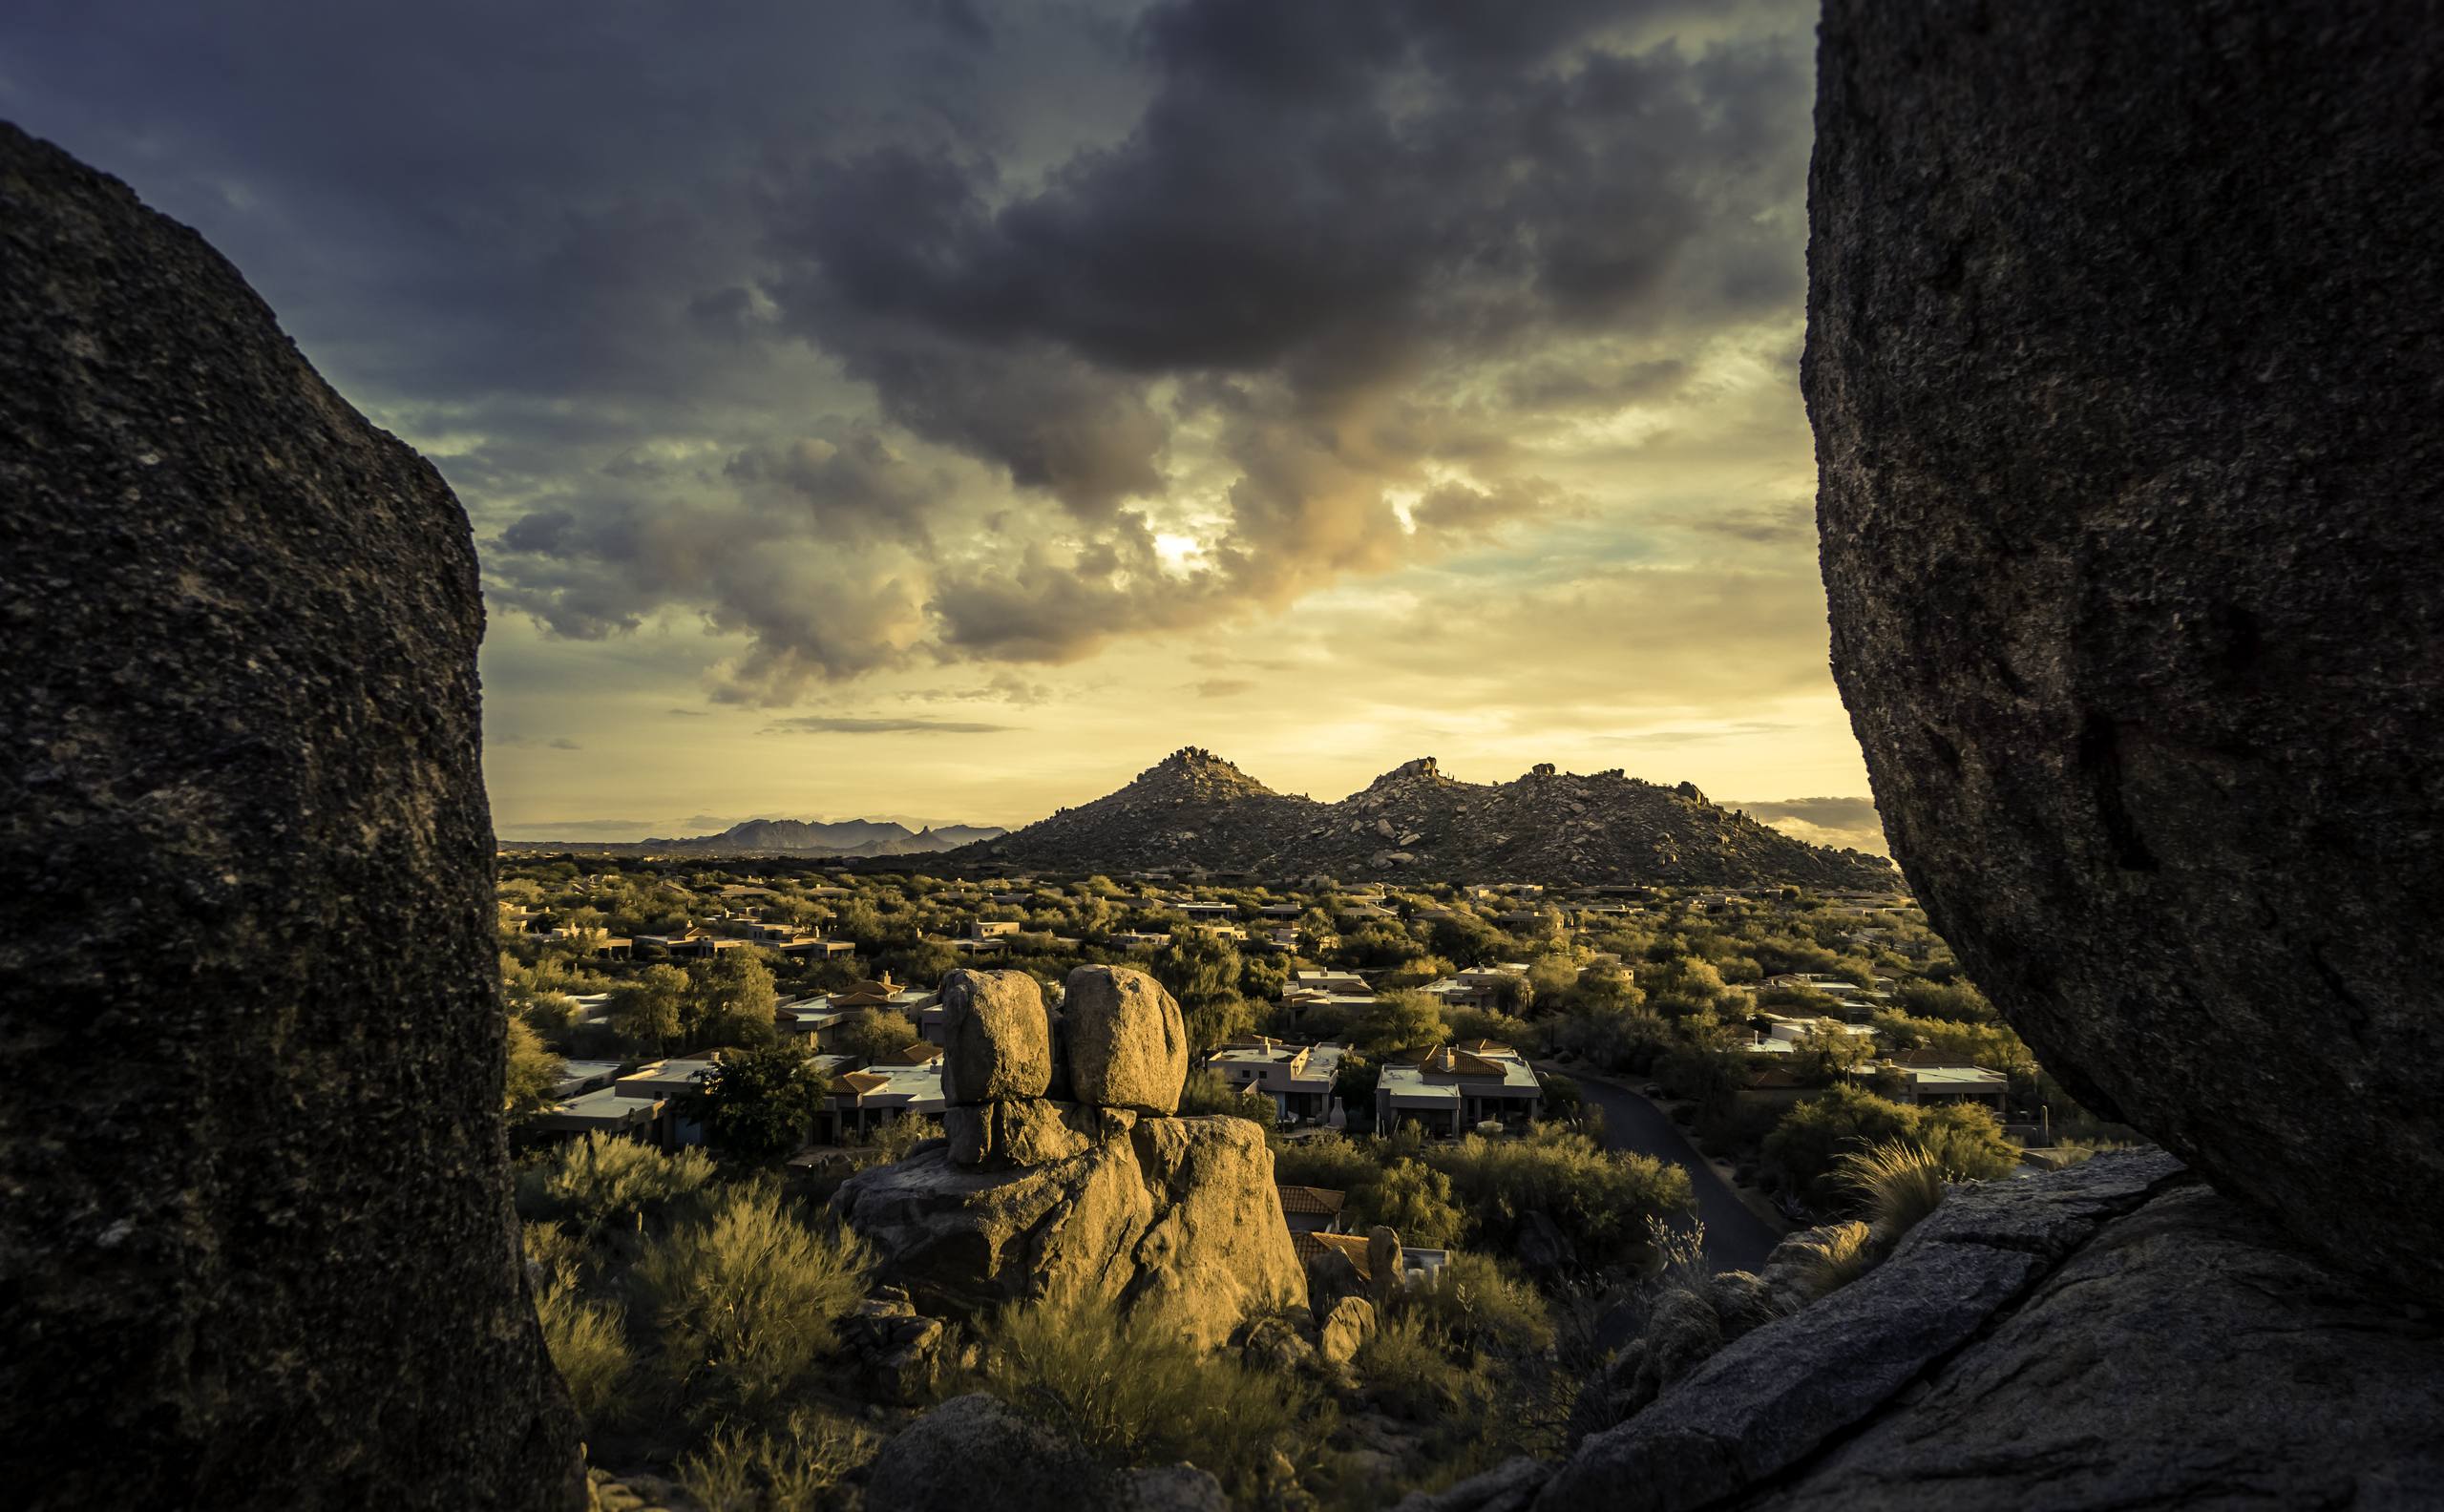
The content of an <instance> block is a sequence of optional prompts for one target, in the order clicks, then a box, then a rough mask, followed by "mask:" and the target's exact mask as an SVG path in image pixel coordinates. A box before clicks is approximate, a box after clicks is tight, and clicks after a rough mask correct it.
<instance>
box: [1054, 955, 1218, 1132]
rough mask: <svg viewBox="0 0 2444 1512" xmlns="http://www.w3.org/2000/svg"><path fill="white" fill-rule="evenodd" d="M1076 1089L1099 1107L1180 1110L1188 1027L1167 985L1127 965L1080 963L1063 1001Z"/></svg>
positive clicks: (1079, 1095) (1074, 1092) (1072, 1089)
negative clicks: (1089, 964) (1083, 964)
mask: <svg viewBox="0 0 2444 1512" xmlns="http://www.w3.org/2000/svg"><path fill="white" fill-rule="evenodd" d="M1062 1037H1063V1039H1064V1041H1065V1043H1066V1052H1067V1055H1068V1061H1069V1088H1070V1094H1071V1095H1072V1096H1073V1097H1075V1098H1076V1099H1077V1100H1078V1101H1079V1102H1081V1103H1090V1104H1092V1105H1094V1106H1096V1107H1112V1108H1128V1109H1131V1110H1134V1111H1136V1112H1139V1113H1152V1114H1169V1113H1175V1112H1177V1111H1179V1105H1180V1088H1181V1087H1182V1086H1183V1085H1185V1084H1186V1082H1187V1081H1188V1025H1187V1022H1186V1021H1185V1020H1184V1019H1182V1018H1181V1017H1180V1005H1179V1004H1178V1003H1176V1002H1174V1001H1173V1000H1172V999H1171V995H1170V994H1169V993H1168V992H1165V991H1164V990H1163V984H1162V983H1160V982H1158V981H1156V980H1155V979H1154V978H1153V977H1149V976H1148V975H1147V974H1146V973H1144V972H1142V971H1137V970H1134V969H1132V968H1130V967H1127V966H1081V967H1079V968H1078V969H1077V970H1076V971H1073V972H1071V973H1070V974H1069V977H1068V981H1067V984H1066V986H1065V987H1064V994H1063V999H1062Z"/></svg>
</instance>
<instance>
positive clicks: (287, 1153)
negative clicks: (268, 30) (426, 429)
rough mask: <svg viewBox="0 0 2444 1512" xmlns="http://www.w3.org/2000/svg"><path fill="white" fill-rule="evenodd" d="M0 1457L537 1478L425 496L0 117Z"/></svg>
mask: <svg viewBox="0 0 2444 1512" xmlns="http://www.w3.org/2000/svg"><path fill="white" fill-rule="evenodd" d="M0 498H5V500H6V505H5V507H0V647H5V654H0V661H5V662H6V665H7V667H8V669H9V670H8V676H7V677H6V678H5V679H0V729H5V730H6V731H7V733H8V740H9V747H10V755H9V759H8V760H7V761H6V762H5V763H0V1066H5V1069H6V1071H7V1074H8V1081H9V1094H8V1097H7V1098H6V1099H5V1100H0V1297H5V1298H6V1305H5V1306H0V1422H5V1423H7V1424H9V1425H10V1427H9V1431H7V1432H5V1433H0V1468H5V1470H6V1471H7V1472H8V1478H9V1481H10V1482H11V1484H13V1485H15V1486H17V1487H18V1488H19V1494H20V1497H21V1499H27V1500H30V1501H31V1502H32V1504H33V1505H35V1506H38V1507H42V1506H57V1507H101V1506H125V1507H139V1506H153V1507H171V1506H176V1507H187V1508H213V1507H236V1506H248V1507H254V1506H297V1507H341V1506H369V1505H381V1506H390V1507H451V1508H460V1507H494V1508H508V1507H520V1508H525V1507H546V1506H555V1505H570V1504H575V1503H580V1502H582V1499H583V1497H584V1477H583V1470H582V1467H581V1465H580V1464H579V1458H578V1450H577V1434H576V1422H575V1419H574V1417H573V1415H572V1414H571V1412H570V1410H569V1408H568V1406H567V1403H566V1401H565V1398H564V1397H563V1394H562V1392H561V1390H560V1387H559V1383H558V1379H557V1378H556V1377H555V1376H554V1375H553V1373H552V1370H551V1368H550V1366H549V1364H548V1363H547V1362H546V1360H545V1358H544V1355H543V1349H542V1343H541V1339H540V1336H539V1334H538V1332H537V1327H536V1322H535V1313H534V1309H533V1307H532V1305H531V1303H530V1302H529V1300H528V1297H527V1293H526V1282H525V1274H524V1269H523V1267H521V1266H520V1265H519V1264H518V1263H517V1260H516V1237H515V1232H514V1229H513V1225H512V1223H511V1221H510V1211H509V1196H508V1182H507V1178H506V1156H505V1152H504V1149H503V1144H502V1130H501V1078H502V1023H501V1009H500V1006H499V1003H498V1001H497V998H496V993H497V969H496V965H495V957H494V945H493V937H492V936H493V918H494V902H493V895H492V862H491V855H492V833H491V825H490V822H489V819H488V817H487V813H486V809H485V802H484V791H483V778H482V773H481V770H480V767H479V766H478V727H477V688H476V677H475V646H476V641H477V640H478V639H479V637H480V636H481V634H482V629H483V607H482V600H481V598H480V595H479V591H478V587H477V581H476V571H475V555H474V543H473V541H472V539H471V537H470V534H469V530H468V524H467V518H466V515H464V514H463V513H462V512H461V511H460V509H459V507H458V504H457V501H456V500H455V499H454V498H453V497H452V495H451V493H450V490H449V488H448V487H447V486H445V485H444V484H443V482H442V480H441V478H440V476H439V475H438V474H437V473H434V472H433V470H432V467H431V466H429V465H428V464H427V463H426V462H425V461H424V460H423V459H422V458H420V457H418V456H417V455H416V454H415V453H414V452H411V451H410V450H409V449H408V448H407V447H406V446H404V445H402V444H401V443H400V442H399V441H397V440H396V439H395V438H393V437H391V436H390V435H388V434H386V433H384V432H383V431H378V430H376V429H374V428H373V427H372V426H370V425H369V424H367V423H366V421H365V420H364V419H363V417H361V416H360V415H358V414H357V413H356V411H355V410H351V409H350V408H349V407H348V403H347V401H345V400H343V399H342V398H341V397H340V396H339V395H338V394H336V393H333V392H332V391H331V389H329V387H328V386H327V385H326V384H325V383H324V382H323V381H322V379H321V378H320V377H318V376H317V375H316V374H315V372H314V371H313V369H312V368H309V367H308V366H306V362H305V361H304V360H303V359H302V358H300V357H299V356H298V354H297V351H296V349H295V348H294V347H291V346H290V344H289V342H288V340H287V338H285V337H284V336H283V335H282V334H281V331H280V328H279V326H278V325H277V324H276V323H275V321H274V320H273V317H272V314H271V311H270V310H268V309H266V308H265V307H264V306H263V302H262V301H261V300H259V299H257V298H256V297H255V295H254V293H253V292H252V291H251V290H249V289H248V288H247V287H246V284H245V283H244V281H243V280H242V279H241V278H240V277H239V275H238V273H237V272H236V270H234V269H233V268H231V267H230V266H229V264H228V263H225V262H224V261H222V260H221V258H220V257H219V256H218V255H216V254H215V253H214V252H213V250H212V249H211V248H210V247H209V246H207V245H205V244H204V242H202V240H201V239H200V238H199V237H197V236H196V235H195V234H194V233H193V232H191V231H189V230H187V229H185V228H184V227H182V226H179V225H178V224H176V223H174V222H172V221H168V220H166V219H164V218H162V217H160V216H158V215H155V214H153V213H151V212H150V211H148V210H146V209H145V208H144V207H143V206H142V205H140V204H139V203H138V202H137V200H136V198H135V196H134V195H132V194H131V193H129V191H128V190H127V188H126V187H125V186H124V185H122V184H120V183H118V182H116V180H113V179H107V178H104V177H102V176H101V175H99V174H96V173H94V172H92V171H91V170H89V169H87V168H85V167H83V166H82V165H80V164H78V163H77V162H75V161H74V159H72V158H68V157H67V156H66V155H64V154H62V153H60V152H58V151H57V150H55V149H53V148H52V147H50V146H48V145H46V144H44V143H41V142H38V141H35V140H33V139H32V138H31V137H29V136H25V135H24V134H23V133H21V132H18V131H16V130H15V129H14V128H11V127H6V126H0Z"/></svg>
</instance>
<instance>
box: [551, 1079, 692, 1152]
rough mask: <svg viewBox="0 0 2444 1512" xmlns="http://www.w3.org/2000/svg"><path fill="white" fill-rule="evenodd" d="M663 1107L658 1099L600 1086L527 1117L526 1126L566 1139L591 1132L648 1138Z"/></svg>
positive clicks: (626, 1137) (622, 1136)
mask: <svg viewBox="0 0 2444 1512" xmlns="http://www.w3.org/2000/svg"><path fill="white" fill-rule="evenodd" d="M662 1111H663V1104H662V1102H661V1100H659V1099H654V1100H650V1101H648V1100H643V1099H639V1098H632V1097H627V1096H624V1095H622V1093H621V1091H620V1089H619V1088H617V1087H611V1086H598V1087H595V1088H593V1089H591V1090H589V1091H585V1092H581V1093H579V1094H577V1095H576V1096H574V1097H569V1098H563V1099H561V1100H560V1101H559V1102H558V1103H554V1104H553V1105H552V1106H550V1107H547V1108H544V1109H543V1110H541V1111H540V1112H538V1113H537V1114H536V1115H535V1116H534V1117H532V1118H530V1119H528V1120H527V1121H526V1124H525V1125H524V1127H525V1128H526V1129H527V1130H528V1131H531V1132H534V1133H537V1134H552V1135H558V1136H560V1137H562V1138H567V1139H581V1138H583V1137H584V1136H586V1135H588V1134H607V1135H610V1136H612V1137H614V1138H624V1139H649V1138H651V1136H652V1133H653V1128H654V1124H655V1121H656V1120H657V1119H659V1118H660V1117H661V1116H662Z"/></svg>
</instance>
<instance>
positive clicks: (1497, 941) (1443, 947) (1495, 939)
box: [1433, 909, 1510, 966]
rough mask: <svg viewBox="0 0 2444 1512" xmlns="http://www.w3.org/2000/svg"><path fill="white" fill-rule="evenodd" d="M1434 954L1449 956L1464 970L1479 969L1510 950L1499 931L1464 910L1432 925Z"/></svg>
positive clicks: (1506, 939) (1447, 915) (1455, 910)
mask: <svg viewBox="0 0 2444 1512" xmlns="http://www.w3.org/2000/svg"><path fill="white" fill-rule="evenodd" d="M1433 938H1434V953H1435V954H1436V955H1438V956H1450V957H1451V958H1452V959H1453V960H1455V961H1458V962H1459V963H1460V964H1461V965H1463V966H1482V965H1484V964H1485V962H1487V961H1489V960H1499V959H1501V958H1502V956H1503V953H1504V952H1506V951H1507V950H1508V949H1509V948H1510V938H1509V936H1508V935H1505V934H1503V933H1502V931H1500V930H1498V929H1495V928H1494V927H1493V926H1492V925H1490V924H1488V923H1486V922H1485V920H1484V919H1482V918H1479V917H1478V916H1477V915H1476V914H1471V913H1469V912H1467V911H1466V910H1464V909H1454V910H1452V911H1451V912H1450V913H1449V914H1445V915H1444V916H1443V917H1442V918H1439V919H1436V920H1435V921H1434V935H1433Z"/></svg>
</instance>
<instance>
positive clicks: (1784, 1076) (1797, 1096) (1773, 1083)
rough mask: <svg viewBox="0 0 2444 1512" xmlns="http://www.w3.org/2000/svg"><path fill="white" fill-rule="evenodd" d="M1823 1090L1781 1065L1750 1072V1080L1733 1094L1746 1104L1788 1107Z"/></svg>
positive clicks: (1739, 1101)
mask: <svg viewBox="0 0 2444 1512" xmlns="http://www.w3.org/2000/svg"><path fill="white" fill-rule="evenodd" d="M1823 1090H1824V1089H1823V1088H1822V1087H1821V1086H1814V1085H1811V1084H1809V1083H1808V1082H1802V1081H1801V1080H1800V1079H1799V1078H1798V1076H1796V1075H1795V1074H1793V1073H1791V1072H1789V1071H1785V1070H1783V1069H1782V1068H1781V1067H1780V1066H1768V1067H1766V1068H1764V1069H1762V1070H1755V1071H1751V1072H1749V1073H1748V1081H1747V1082H1745V1083H1744V1084H1743V1085H1741V1087H1740V1088H1739V1090H1738V1092H1737V1093H1735V1094H1733V1096H1734V1098H1735V1099H1736V1100H1737V1101H1738V1103H1741V1104H1743V1105H1745V1106H1766V1107H1787V1106H1789V1105H1790V1104H1791V1103H1799V1102H1803V1101H1805V1100H1806V1099H1808V1098H1811V1097H1814V1096H1816V1094H1818V1093H1819V1092H1822V1091H1823Z"/></svg>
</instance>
